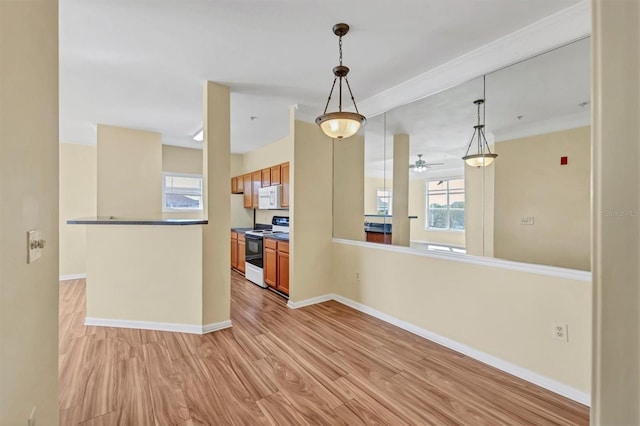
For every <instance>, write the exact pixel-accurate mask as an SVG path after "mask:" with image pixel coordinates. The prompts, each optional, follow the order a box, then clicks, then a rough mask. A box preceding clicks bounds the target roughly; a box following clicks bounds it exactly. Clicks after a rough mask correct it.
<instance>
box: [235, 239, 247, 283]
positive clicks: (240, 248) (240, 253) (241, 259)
mask: <svg viewBox="0 0 640 426" xmlns="http://www.w3.org/2000/svg"><path fill="white" fill-rule="evenodd" d="M244 255H245V240H244V234H238V267H237V268H236V269H237V270H238V272H242V273H243V274H244V271H245V267H244V264H245V257H244Z"/></svg>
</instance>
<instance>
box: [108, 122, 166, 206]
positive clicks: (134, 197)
mask: <svg viewBox="0 0 640 426" xmlns="http://www.w3.org/2000/svg"><path fill="white" fill-rule="evenodd" d="M97 158H98V181H97V182H98V215H99V216H116V217H128V218H157V217H160V216H161V215H162V180H161V176H162V138H161V136H160V133H155V132H146V131H142V130H134V129H126V128H123V127H115V126H107V125H103V124H99V125H98V154H97Z"/></svg>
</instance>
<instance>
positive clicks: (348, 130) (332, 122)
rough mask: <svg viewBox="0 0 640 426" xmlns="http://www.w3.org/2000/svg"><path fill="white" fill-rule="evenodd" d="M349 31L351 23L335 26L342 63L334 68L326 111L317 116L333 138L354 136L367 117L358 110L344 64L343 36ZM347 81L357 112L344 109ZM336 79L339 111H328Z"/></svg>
mask: <svg viewBox="0 0 640 426" xmlns="http://www.w3.org/2000/svg"><path fill="white" fill-rule="evenodd" d="M348 32H349V25H347V24H344V23H340V24H336V25H334V26H333V33H334V34H335V35H337V36H338V48H339V51H340V65H338V66H335V67H334V68H333V75H334V76H335V77H334V79H333V85H332V86H331V91H330V92H329V99H327V105H326V106H325V107H324V112H323V113H322V115H320V116H319V117H318V118H316V124H317V125H319V126H320V128H321V129H322V131H323V132H324V133H325V135H327V136H329V137H330V138H333V139H344V138H348V137H349V136H353V135H355V134H356V132H357V131H358V130H359V129H360V127H361V126H363V125H364V124H365V123H366V122H367V119H366V118H365V116H364V115H362V114H360V113H359V112H358V107H357V106H356V100H355V99H354V98H353V92H351V86H350V85H349V80H348V79H347V74H349V68H348V67H346V66H344V65H342V37H343V36H344V35H346V34H347V33H348ZM343 79H344V81H345V83H347V89H349V95H351V101H352V102H353V107H354V108H355V110H356V112H348V111H342V80H343ZM336 81H338V90H339V98H338V111H336V112H329V113H327V108H329V102H331V95H332V94H333V89H334V88H335V87H336Z"/></svg>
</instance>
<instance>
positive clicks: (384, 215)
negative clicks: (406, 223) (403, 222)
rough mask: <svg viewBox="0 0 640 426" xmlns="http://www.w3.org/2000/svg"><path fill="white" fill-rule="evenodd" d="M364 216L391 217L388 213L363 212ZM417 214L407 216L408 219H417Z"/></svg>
mask: <svg viewBox="0 0 640 426" xmlns="http://www.w3.org/2000/svg"><path fill="white" fill-rule="evenodd" d="M364 217H393V216H392V215H390V214H365V215H364ZM417 218H418V216H409V219H417Z"/></svg>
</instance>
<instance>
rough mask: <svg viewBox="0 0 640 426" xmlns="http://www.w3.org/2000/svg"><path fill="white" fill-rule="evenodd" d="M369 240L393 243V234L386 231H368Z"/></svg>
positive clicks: (370, 241)
mask: <svg viewBox="0 0 640 426" xmlns="http://www.w3.org/2000/svg"><path fill="white" fill-rule="evenodd" d="M367 242H369V243H380V244H391V234H389V233H384V232H367Z"/></svg>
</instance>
